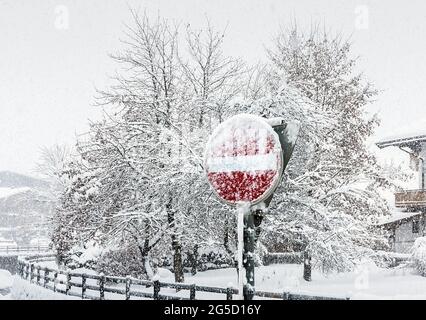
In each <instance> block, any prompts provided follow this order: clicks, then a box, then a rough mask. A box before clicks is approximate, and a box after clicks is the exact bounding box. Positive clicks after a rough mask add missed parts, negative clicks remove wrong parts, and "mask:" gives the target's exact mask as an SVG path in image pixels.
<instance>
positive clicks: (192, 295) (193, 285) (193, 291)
mask: <svg viewBox="0 0 426 320" xmlns="http://www.w3.org/2000/svg"><path fill="white" fill-rule="evenodd" d="M195 293H196V291H195V284H191V288H190V289H189V300H195Z"/></svg>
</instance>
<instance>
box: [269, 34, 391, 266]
mask: <svg viewBox="0 0 426 320" xmlns="http://www.w3.org/2000/svg"><path fill="white" fill-rule="evenodd" d="M269 55H270V58H271V62H272V66H271V71H270V73H271V74H269V75H268V78H269V79H272V81H271V83H272V85H271V88H272V90H273V91H274V92H276V96H275V99H277V98H278V99H279V100H278V101H273V102H268V103H267V104H266V107H265V105H264V104H262V108H263V110H264V112H269V113H271V112H272V110H273V112H274V114H275V115H282V116H284V118H286V119H298V118H300V116H301V115H303V114H305V115H306V116H307V118H305V119H301V136H300V138H299V140H298V144H297V146H296V150H295V153H294V156H293V158H292V160H291V165H290V167H289V168H288V171H287V173H286V183H285V184H283V186H282V187H281V188H280V190H279V191H278V192H277V194H276V197H275V200H274V202H273V204H272V205H271V208H273V213H272V214H271V215H270V216H268V217H269V219H268V220H269V224H267V227H266V228H267V231H269V232H266V233H265V239H264V241H266V242H268V240H271V241H272V239H279V241H281V242H282V246H283V247H287V248H288V249H293V250H305V251H307V252H308V253H309V254H310V255H311V256H312V257H313V258H315V260H316V261H317V262H318V263H319V264H320V265H321V266H322V268H323V269H324V270H346V269H350V268H352V267H353V265H354V262H355V261H356V259H357V258H359V257H360V256H361V255H364V254H367V253H368V252H371V249H372V248H374V246H375V245H377V244H378V243H383V237H381V235H380V234H377V232H375V230H373V229H372V228H370V225H371V223H372V222H374V221H375V220H376V219H377V217H379V216H380V215H384V214H386V213H387V210H388V208H387V205H386V203H385V201H384V200H383V199H382V197H381V196H380V194H379V192H378V191H377V190H378V188H379V187H383V186H385V185H388V181H387V180H386V179H384V178H383V175H382V173H381V168H380V167H379V166H378V165H377V163H376V159H375V157H374V155H373V154H372V153H371V152H369V150H368V148H367V145H366V139H367V138H368V137H369V136H370V135H371V134H372V133H373V130H374V127H375V125H376V124H377V122H378V121H377V119H376V117H371V118H369V117H367V115H366V107H368V105H369V103H371V101H372V98H373V97H374V95H375V94H376V91H375V90H374V89H373V88H372V86H371V85H370V84H369V83H367V82H365V81H364V80H363V76H362V75H361V74H355V72H354V66H355V62H356V60H354V59H352V58H351V56H350V44H349V42H347V41H343V40H341V39H340V37H330V35H328V34H327V33H321V32H319V31H317V30H313V31H312V32H311V33H309V34H308V35H305V34H302V33H301V32H300V31H299V30H298V29H297V28H294V29H292V30H290V31H289V32H283V33H282V34H281V35H280V36H279V37H278V38H277V41H276V46H275V47H274V48H273V49H271V50H270V51H269ZM280 83H286V85H287V86H288V87H287V88H286V87H284V88H283V87H280V86H279V84H280ZM290 87H291V88H294V90H297V92H298V94H297V95H294V94H291V93H290V91H289V88H290ZM276 88H278V91H277V89H276ZM284 94H288V95H289V97H288V98H287V100H288V101H294V97H297V96H299V97H302V98H303V99H305V101H308V102H309V103H296V105H298V107H297V106H296V108H295V110H294V111H293V112H292V111H290V110H291V109H292V108H289V104H288V103H285V101H282V98H281V97H282V96H283V95H284ZM263 95H264V94H263ZM280 100H281V101H280ZM307 106H309V108H306V107H307ZM271 107H272V108H271ZM290 112H292V113H293V114H289V113H290ZM320 119H323V120H324V121H323V122H322V123H319V125H315V124H314V125H313V126H309V124H310V123H315V121H316V122H317V123H318V121H319V120H320ZM312 120H314V122H312Z"/></svg>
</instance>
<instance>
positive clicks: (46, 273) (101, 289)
mask: <svg viewBox="0 0 426 320" xmlns="http://www.w3.org/2000/svg"><path fill="white" fill-rule="evenodd" d="M29 260H30V261H29ZM36 261H37V262H38V261H41V260H40V258H39V257H38V258H37V257H34V260H31V259H30V258H29V257H27V258H25V259H19V260H18V274H19V275H20V276H21V278H23V279H26V280H29V281H30V282H31V283H34V284H37V285H39V286H41V287H44V288H47V289H50V290H52V291H53V292H59V293H63V294H65V295H69V296H75V297H80V298H82V299H91V300H105V299H106V297H105V293H112V294H118V295H120V296H122V298H123V299H125V300H130V299H131V298H132V297H138V298H147V299H154V300H196V298H197V293H200V292H203V293H214V294H219V295H223V298H226V300H233V298H234V295H237V294H238V289H236V288H233V287H227V288H220V287H208V286H201V285H196V284H185V283H168V282H160V281H158V280H154V281H149V280H141V279H136V278H132V277H116V276H106V275H103V274H101V275H93V274H84V273H79V272H71V271H64V270H56V269H52V268H47V267H41V266H40V265H37V264H36V263H35V262H36ZM88 280H92V281H91V283H88ZM93 280H95V283H93ZM111 284H123V285H124V286H123V287H113V286H111ZM58 285H61V286H62V287H59V286H58ZM135 286H139V287H138V288H135ZM73 288H74V289H77V290H72V289H73ZM148 288H149V290H150V292H147V291H143V290H142V289H148ZM162 288H168V289H175V290H176V292H180V291H184V292H185V293H186V296H181V295H180V296H176V295H171V294H170V293H162V292H161V289H162ZM88 291H91V292H90V293H89V292H88ZM254 295H255V296H256V297H259V298H269V299H282V300H349V298H346V297H343V298H342V297H324V296H312V295H307V294H295V293H290V292H283V293H278V292H266V291H255V293H254Z"/></svg>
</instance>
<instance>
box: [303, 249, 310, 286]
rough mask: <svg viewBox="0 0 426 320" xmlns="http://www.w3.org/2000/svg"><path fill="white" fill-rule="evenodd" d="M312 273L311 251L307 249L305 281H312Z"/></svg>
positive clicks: (305, 253) (305, 252)
mask: <svg viewBox="0 0 426 320" xmlns="http://www.w3.org/2000/svg"><path fill="white" fill-rule="evenodd" d="M311 273H312V266H311V256H310V255H309V252H308V251H306V250H305V251H304V252H303V279H305V281H311V280H312V278H311Z"/></svg>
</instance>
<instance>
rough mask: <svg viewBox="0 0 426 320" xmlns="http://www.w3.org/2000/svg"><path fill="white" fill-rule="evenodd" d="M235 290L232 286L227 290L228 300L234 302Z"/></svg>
mask: <svg viewBox="0 0 426 320" xmlns="http://www.w3.org/2000/svg"><path fill="white" fill-rule="evenodd" d="M233 291H234V289H233V288H232V287H231V286H228V287H227V288H226V300H232V294H233Z"/></svg>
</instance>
